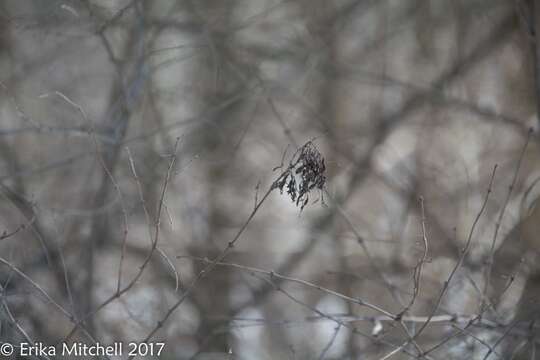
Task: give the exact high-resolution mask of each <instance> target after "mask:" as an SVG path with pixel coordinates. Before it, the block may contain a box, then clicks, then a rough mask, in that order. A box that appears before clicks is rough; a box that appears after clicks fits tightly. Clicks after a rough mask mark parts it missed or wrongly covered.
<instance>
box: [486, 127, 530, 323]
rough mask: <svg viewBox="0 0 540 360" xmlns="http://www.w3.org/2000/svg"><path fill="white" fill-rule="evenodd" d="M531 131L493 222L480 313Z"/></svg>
mask: <svg viewBox="0 0 540 360" xmlns="http://www.w3.org/2000/svg"><path fill="white" fill-rule="evenodd" d="M532 132H533V130H532V128H531V129H529V132H528V134H527V140H526V141H525V144H524V145H523V148H522V149H521V153H520V154H519V160H518V163H517V166H516V170H515V171H514V175H513V177H512V182H511V183H510V185H509V187H508V193H507V194H506V198H505V199H504V204H503V207H502V209H501V212H500V213H499V217H498V218H497V223H496V224H495V232H494V234H493V240H492V241H491V247H490V250H489V258H488V264H487V265H488V266H487V269H486V273H485V283H484V290H483V296H482V302H481V304H480V310H479V312H480V313H482V312H484V311H485V306H486V299H487V292H488V289H489V285H490V283H491V270H492V268H493V258H494V256H495V245H496V244H497V236H498V235H499V230H500V228H501V224H502V221H503V217H504V213H505V211H506V208H507V206H508V203H509V202H510V198H511V196H512V191H513V190H514V187H515V186H516V182H517V178H518V174H519V170H520V168H521V163H522V162H523V158H524V156H525V150H527V146H528V145H529V141H530V140H531V135H532Z"/></svg>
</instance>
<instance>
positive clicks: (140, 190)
mask: <svg viewBox="0 0 540 360" xmlns="http://www.w3.org/2000/svg"><path fill="white" fill-rule="evenodd" d="M177 146H178V145H175V148H177ZM126 152H127V155H128V160H129V167H130V170H131V174H132V175H133V179H134V180H135V183H136V184H137V191H138V193H139V199H140V201H141V205H142V208H143V212H144V217H145V220H146V224H147V226H148V235H149V237H148V239H149V241H150V246H152V224H151V221H150V214H149V212H148V207H147V206H146V200H145V198H144V193H143V187H142V184H141V180H140V179H139V176H138V175H137V171H136V169H135V161H134V160H133V157H132V155H131V151H130V150H129V147H127V146H126ZM175 153H176V150H175ZM125 247H126V243H125V242H124V243H123V244H122V256H124V254H125V250H126V249H125ZM156 251H157V252H158V253H159V255H160V256H161V257H162V258H163V259H164V260H165V262H166V263H167V264H168V265H169V267H170V268H171V269H172V271H173V274H174V280H175V288H174V289H175V291H177V290H178V288H179V284H180V280H179V279H180V277H179V275H178V272H177V271H176V268H175V267H174V265H173V263H172V261H171V260H170V259H169V258H168V257H167V254H165V252H164V251H163V250H161V249H160V248H159V246H158V247H156Z"/></svg>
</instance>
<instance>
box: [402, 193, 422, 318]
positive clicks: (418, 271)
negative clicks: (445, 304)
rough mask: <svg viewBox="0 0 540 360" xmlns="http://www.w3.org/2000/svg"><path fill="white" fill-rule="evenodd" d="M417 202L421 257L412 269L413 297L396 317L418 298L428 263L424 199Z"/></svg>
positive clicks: (403, 312) (405, 311)
mask: <svg viewBox="0 0 540 360" xmlns="http://www.w3.org/2000/svg"><path fill="white" fill-rule="evenodd" d="M418 202H419V203H420V213H421V216H422V219H421V220H420V224H421V226H422V246H423V250H422V257H421V258H420V260H418V263H417V264H416V266H415V267H414V273H413V282H414V288H413V296H412V298H411V300H410V302H409V304H408V305H407V306H406V307H405V308H404V309H403V311H402V312H401V313H400V314H398V316H402V315H403V314H405V313H407V312H408V311H409V309H410V308H411V307H412V306H413V305H414V303H415V301H416V299H417V297H418V294H419V293H420V280H421V277H422V269H423V267H424V264H425V263H426V262H427V261H428V251H429V244H428V238H427V233H426V211H425V208H424V198H423V197H422V196H420V197H419V199H418Z"/></svg>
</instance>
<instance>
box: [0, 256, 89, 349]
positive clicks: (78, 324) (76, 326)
mask: <svg viewBox="0 0 540 360" xmlns="http://www.w3.org/2000/svg"><path fill="white" fill-rule="evenodd" d="M0 263H2V264H4V265H6V266H7V267H9V268H10V269H11V270H12V271H13V272H15V273H16V274H17V275H19V276H20V277H22V278H23V279H24V280H26V281H27V282H28V283H30V285H32V286H33V287H34V288H35V289H36V290H38V291H39V292H40V293H41V294H42V295H43V296H44V297H45V299H47V301H48V302H49V303H50V304H52V305H53V306H54V307H55V308H56V309H57V310H58V311H59V312H61V313H62V314H63V315H64V316H65V317H66V318H68V319H69V321H71V322H72V323H73V324H74V330H73V331H75V330H76V329H79V328H80V329H81V330H82V331H83V333H84V335H85V336H86V337H87V338H88V339H89V340H90V341H93V342H96V340H95V339H94V337H93V336H92V335H91V334H90V333H89V332H88V331H87V330H86V329H85V327H84V325H83V324H82V321H75V317H74V316H73V315H72V314H71V313H70V312H68V311H67V310H66V309H64V308H63V307H62V306H61V305H60V304H59V303H58V302H56V300H54V299H53V298H52V297H51V296H50V295H49V294H48V293H47V292H46V291H45V289H43V288H42V287H41V286H39V284H37V283H36V282H35V281H34V280H32V279H31V278H30V277H29V276H28V275H26V274H25V273H24V272H22V271H21V270H19V268H17V267H16V266H15V265H13V264H12V263H10V262H9V261H7V260H5V259H4V258H2V257H0Z"/></svg>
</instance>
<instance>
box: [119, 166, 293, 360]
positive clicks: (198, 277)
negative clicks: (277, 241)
mask: <svg viewBox="0 0 540 360" xmlns="http://www.w3.org/2000/svg"><path fill="white" fill-rule="evenodd" d="M283 174H284V173H282V175H283ZM282 175H280V176H279V178H278V180H279V179H281V176H282ZM276 188H277V180H276V181H275V182H274V183H272V185H271V186H270V188H269V189H268V190H267V191H266V193H265V194H264V196H263V197H262V198H261V200H260V201H259V202H258V203H257V204H256V205H255V207H254V208H253V210H252V211H251V214H250V215H249V216H248V218H247V220H246V221H245V222H244V224H243V225H242V227H241V228H240V230H238V232H237V233H236V235H235V236H234V238H233V239H232V240H231V241H229V243H228V244H227V247H226V248H225V249H224V250H223V251H222V252H221V253H220V254H219V255H218V256H216V258H215V259H213V260H212V261H211V262H210V263H208V265H206V266H205V267H204V268H203V269H202V270H201V271H200V272H199V273H198V274H197V275H196V276H195V278H193V280H192V281H191V282H190V283H189V284H188V285H187V286H186V288H185V290H184V292H183V294H182V296H180V298H179V299H178V300H177V301H176V303H175V304H174V305H173V306H172V307H170V308H169V310H168V311H167V312H166V313H165V315H164V316H163V318H162V319H161V320H160V321H158V323H157V325H156V326H155V328H154V329H153V330H152V331H150V333H149V334H148V335H147V336H146V337H145V338H144V339H143V340H141V342H147V341H148V340H150V339H151V338H152V337H153V336H154V334H155V333H156V332H157V331H158V330H159V329H161V328H162V327H163V325H164V323H165V322H166V321H167V320H168V319H169V317H170V316H171V315H172V314H173V313H174V312H175V311H176V309H178V307H180V305H182V303H183V302H184V300H185V299H186V298H187V297H188V296H189V295H190V294H191V293H192V292H193V291H194V290H195V288H196V286H197V284H198V283H199V281H201V280H202V279H203V278H205V277H206V276H207V275H208V274H209V273H210V272H211V271H212V270H213V269H214V268H215V267H216V265H217V264H218V263H219V262H221V261H222V260H223V259H225V257H226V256H227V255H228V254H229V252H230V250H231V249H232V248H233V247H234V245H235V243H236V242H237V241H238V239H240V236H241V235H242V234H243V233H244V231H245V230H246V228H247V227H248V225H249V223H250V222H251V220H252V219H253V218H254V217H255V214H256V213H257V211H258V210H259V209H260V208H261V206H262V204H263V203H264V202H265V200H266V199H267V198H268V196H269V195H270V193H271V192H272V191H274V190H275V189H276ZM132 358H133V356H130V357H129V359H132Z"/></svg>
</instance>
